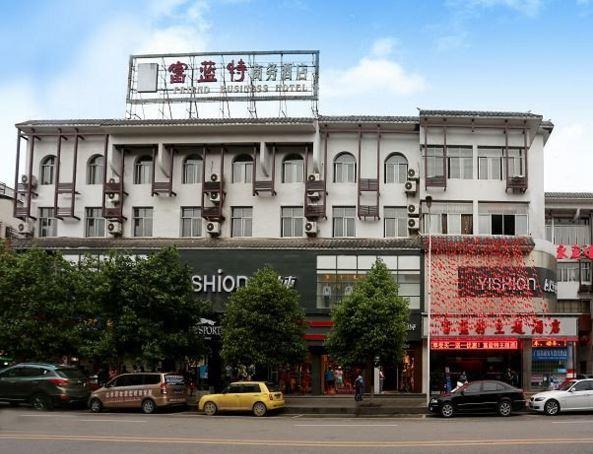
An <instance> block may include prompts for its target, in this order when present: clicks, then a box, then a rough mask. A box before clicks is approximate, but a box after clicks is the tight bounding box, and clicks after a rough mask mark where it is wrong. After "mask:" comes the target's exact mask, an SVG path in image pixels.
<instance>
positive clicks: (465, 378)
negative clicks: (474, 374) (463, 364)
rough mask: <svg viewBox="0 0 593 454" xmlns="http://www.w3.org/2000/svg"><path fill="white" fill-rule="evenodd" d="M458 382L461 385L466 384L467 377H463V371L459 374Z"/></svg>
mask: <svg viewBox="0 0 593 454" xmlns="http://www.w3.org/2000/svg"><path fill="white" fill-rule="evenodd" d="M459 381H460V382H461V383H463V384H466V383H467V375H465V371H463V372H461V374H459Z"/></svg>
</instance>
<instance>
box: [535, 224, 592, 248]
mask: <svg viewBox="0 0 593 454" xmlns="http://www.w3.org/2000/svg"><path fill="white" fill-rule="evenodd" d="M546 239H547V240H548V241H552V242H553V243H555V244H581V245H583V244H589V243H591V225H590V224H589V218H579V219H576V220H575V219H573V218H553V219H548V220H547V221H546Z"/></svg>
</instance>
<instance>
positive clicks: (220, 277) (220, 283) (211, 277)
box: [191, 268, 296, 293]
mask: <svg viewBox="0 0 593 454" xmlns="http://www.w3.org/2000/svg"><path fill="white" fill-rule="evenodd" d="M248 280H249V277H247V276H244V275H236V276H233V275H225V274H224V270H223V269H222V268H219V269H218V270H216V273H215V274H202V275H200V274H195V275H193V276H192V277H191V282H192V285H193V288H194V292H196V293H232V292H234V291H235V290H237V289H238V288H239V287H243V286H244V285H245V284H246V283H247V281H248ZM278 280H280V281H281V282H282V283H283V284H284V285H285V286H286V287H288V288H294V285H295V283H296V277H295V276H279V277H278Z"/></svg>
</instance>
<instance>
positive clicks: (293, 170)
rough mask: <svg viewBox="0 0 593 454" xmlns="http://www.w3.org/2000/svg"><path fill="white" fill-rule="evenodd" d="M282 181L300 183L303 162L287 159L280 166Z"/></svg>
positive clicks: (301, 180)
mask: <svg viewBox="0 0 593 454" xmlns="http://www.w3.org/2000/svg"><path fill="white" fill-rule="evenodd" d="M282 176H283V178H282V181H283V182H284V183H302V182H303V181H304V180H303V160H302V159H300V158H299V159H296V158H288V159H286V160H285V161H284V163H283V164H282Z"/></svg>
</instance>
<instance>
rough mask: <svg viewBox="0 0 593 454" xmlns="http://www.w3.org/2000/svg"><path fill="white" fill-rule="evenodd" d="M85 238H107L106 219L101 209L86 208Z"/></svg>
mask: <svg viewBox="0 0 593 454" xmlns="http://www.w3.org/2000/svg"><path fill="white" fill-rule="evenodd" d="M84 236H85V237H87V238H91V237H103V236H105V218H104V217H103V210H102V208H101V207H93V208H85V220H84Z"/></svg>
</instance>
